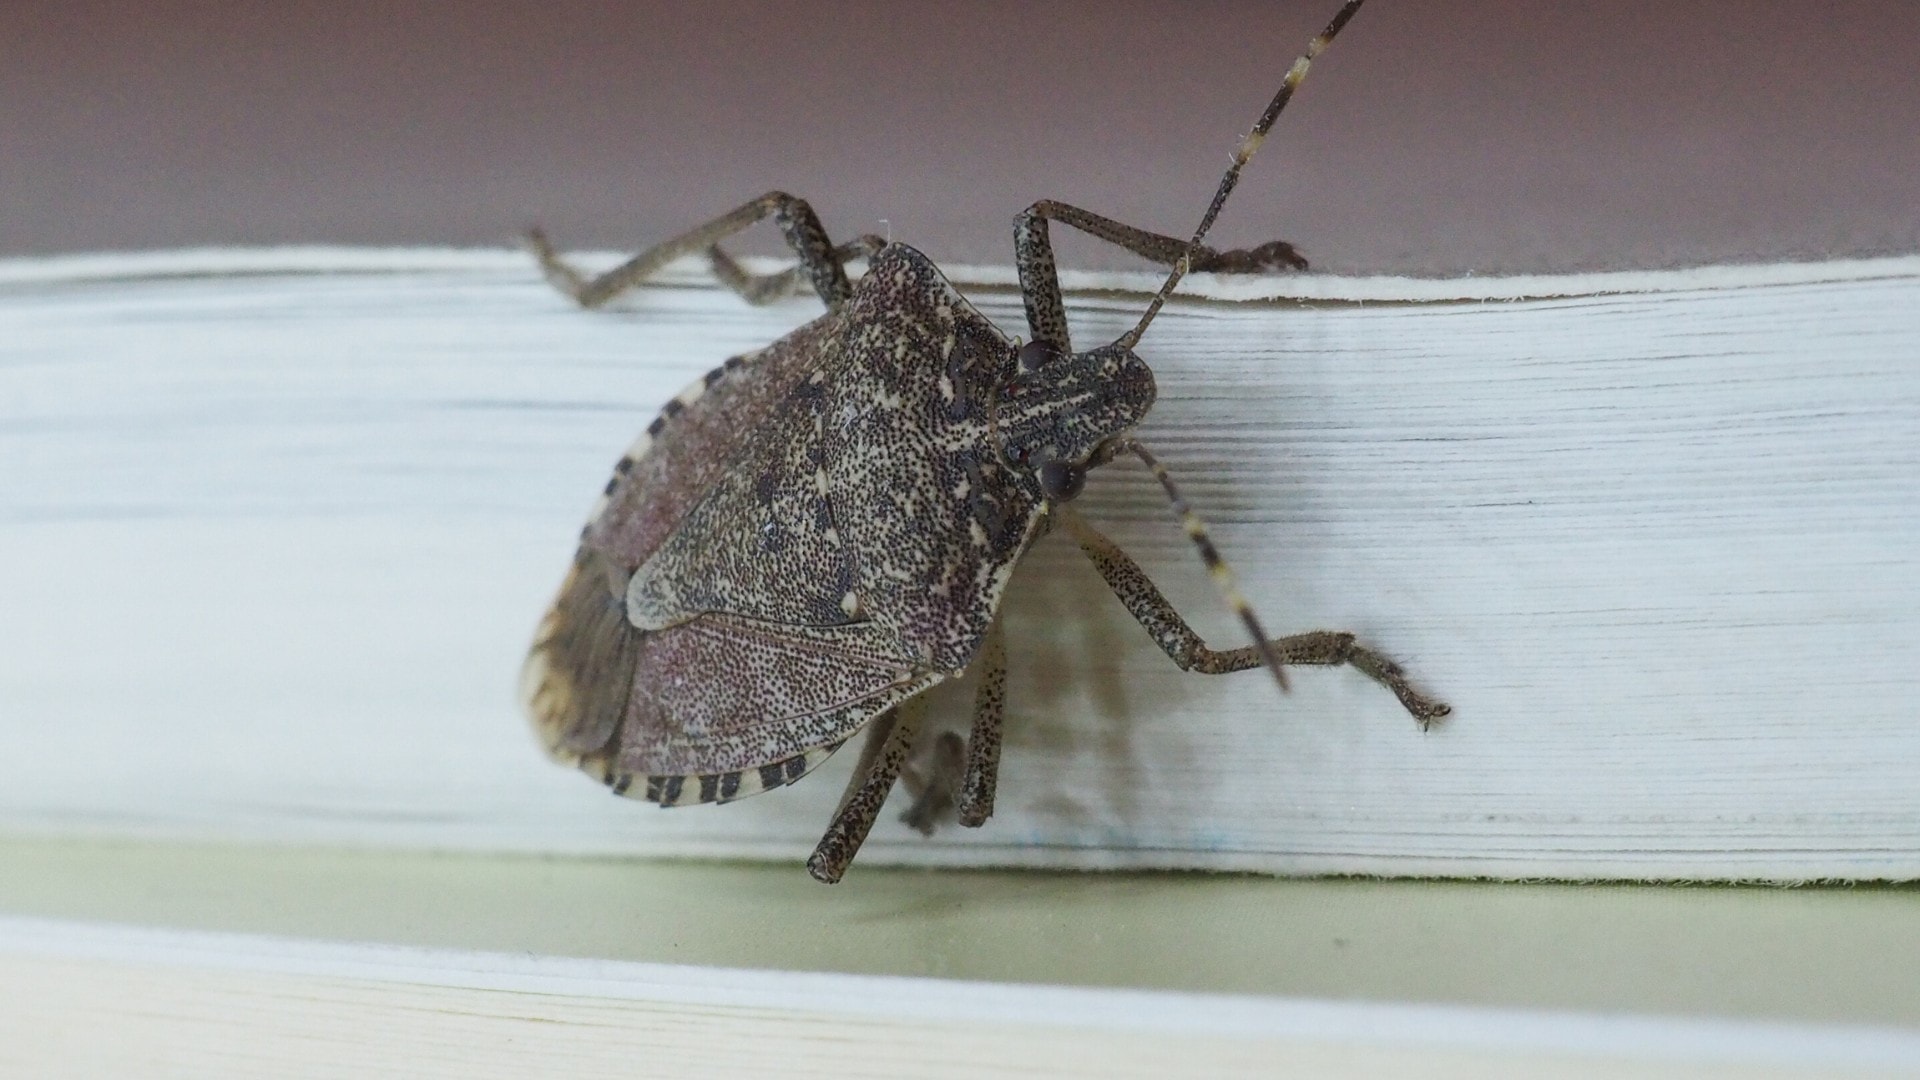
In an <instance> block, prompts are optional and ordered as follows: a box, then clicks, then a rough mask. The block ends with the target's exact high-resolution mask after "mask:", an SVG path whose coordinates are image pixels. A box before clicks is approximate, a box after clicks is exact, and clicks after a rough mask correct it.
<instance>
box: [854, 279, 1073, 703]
mask: <svg viewBox="0 0 1920 1080" xmlns="http://www.w3.org/2000/svg"><path fill="white" fill-rule="evenodd" d="M845 334H846V342H845V345H844V350H845V352H844V364H845V366H844V368H843V369H841V370H839V371H837V372H834V373H833V375H832V377H831V378H829V379H828V380H827V383H826V386H827V390H828V406H827V407H828V410H829V413H830V415H831V416H832V417H833V418H834V420H835V421H836V423H837V431H836V433H835V438H834V439H833V440H832V441H831V442H829V443H828V445H827V465H828V468H827V474H828V477H829V483H830V484H831V486H832V499H833V504H834V508H835V514H836V516H837V517H838V518H839V519H840V520H841V521H842V522H844V528H845V530H846V532H847V533H848V534H849V538H850V539H851V541H852V544H853V547H854V549H855V550H857V551H859V552H860V558H861V566H860V588H861V590H862V599H863V602H864V604H865V606H866V608H867V609H868V610H869V611H871V612H872V618H873V620H874V621H875V622H876V623H878V624H880V625H883V626H886V627H887V628H888V629H889V630H890V631H891V632H892V633H893V634H894V635H895V637H896V638H897V640H898V641H899V642H900V645H901V648H902V649H904V650H906V655H908V656H912V657H914V658H915V659H916V660H917V661H918V662H919V664H920V665H921V666H923V667H926V668H929V669H932V670H935V671H943V672H948V673H952V674H958V673H959V672H960V671H961V670H963V669H964V668H965V667H966V666H967V664H968V663H970V662H971V661H972V659H973V655H974V653H975V652H976V651H978V649H979V647H980V642H981V640H982V639H983V638H984V637H985V636H986V632H987V626H988V624H989V623H990V622H991V621H992V618H993V613H994V611H995V610H996V609H997V608H998V607H999V604H1000V596H1001V592H1002V590H1003V589H1004V588H1005V586H1006V579H1007V575H1008V573H1009V572H1010V571H1011V570H1012V567H1013V562H1014V560H1015V559H1017V558H1018V556H1019V554H1020V553H1021V552H1022V551H1024V550H1025V548H1026V546H1027V544H1029V543H1030V542H1031V541H1032V539H1033V537H1034V535H1035V532H1036V530H1037V529H1038V527H1039V521H1040V518H1041V515H1042V505H1043V504H1042V500H1041V498H1040V489H1039V486H1038V485H1037V484H1036V483H1035V482H1034V479H1033V477H1032V475H1031V474H1028V473H1025V472H1021V471H1017V470H1014V469H1009V468H1007V467H1006V466H1005V464H1004V463H1003V462H1002V461H1001V460H1000V459H999V455H998V453H997V452H996V450H995V448H994V443H993V441H992V427H991V424H990V421H989V416H988V412H989V406H990V403H991V401H992V399H993V397H994V395H996V394H997V392H998V386H999V384H1000V383H1001V382H1003V381H1005V380H1006V379H1007V378H1008V377H1009V376H1010V375H1011V373H1012V365H1013V343H1012V342H1011V341H1009V340H1007V339H1006V338H1005V337H1004V336H1002V335H1001V333H1000V332H999V330H997V329H996V328H995V327H994V326H993V324H991V323H989V322H988V321H987V320H986V319H985V318H984V317H983V316H981V315H980V313H979V312H977V311H975V310H974V309H973V306H972V305H971V304H968V303H967V302H966V300H964V299H963V298H961V296H960V294H959V293H958V292H956V291H954V289H953V287H952V286H951V285H949V284H948V283H947V280H946V279H945V278H944V277H942V276H941V274H940V272H939V271H938V270H936V269H935V268H934V266H933V264H932V263H931V262H929V261H928V260H927V258H926V256H924V255H922V254H920V253H919V252H918V251H915V250H913V249H912V248H910V247H907V246H905V245H903V244H894V245H893V246H891V247H889V248H887V250H885V251H883V252H881V253H880V254H879V256H877V257H876V258H875V259H874V262H873V264H872V266H871V267H870V268H869V269H868V271H867V276H866V277H864V278H862V279H861V280H860V284H859V287H858V288H856V289H855V290H854V295H853V299H852V300H851V301H850V302H849V303H848V305H847V329H846V331H845ZM983 520H984V521H988V522H990V523H992V526H993V527H991V528H989V527H987V526H985V525H983V524H982V521H983Z"/></svg>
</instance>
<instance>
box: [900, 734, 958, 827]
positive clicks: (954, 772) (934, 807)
mask: <svg viewBox="0 0 1920 1080" xmlns="http://www.w3.org/2000/svg"><path fill="white" fill-rule="evenodd" d="M966 767H967V743H966V740H964V739H962V738H961V737H960V736H959V735H958V734H956V733H955V732H951V731H943V732H941V733H940V737H939V738H937V739H935V740H934V741H933V744H932V745H931V746H923V747H920V748H919V750H918V752H917V753H916V754H915V755H914V759H913V760H911V761H909V762H907V763H906V764H905V765H903V766H901V767H900V786H901V787H903V788H906V789H907V794H909V795H911V796H913V805H912V806H909V807H907V809H906V812H904V813H902V814H901V815H900V820H901V821H903V822H905V823H906V824H908V825H911V826H913V827H914V828H915V829H917V830H919V832H920V835H922V836H932V835H933V830H934V826H936V825H938V824H939V823H940V819H941V817H942V816H943V815H944V814H946V812H947V811H948V810H951V809H953V804H954V800H955V799H957V798H958V797H959V794H960V780H961V777H962V775H963V774H964V773H965V771H966Z"/></svg>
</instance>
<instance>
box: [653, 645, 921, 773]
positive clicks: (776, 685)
mask: <svg viewBox="0 0 1920 1080" xmlns="http://www.w3.org/2000/svg"><path fill="white" fill-rule="evenodd" d="M876 642H878V643H881V644H885V643H886V636H885V634H884V633H883V632H881V631H879V630H877V629H876V628H874V627H872V626H869V625H856V626H845V627H805V626H780V625H776V624H770V623H762V622H756V621H753V620H749V619H743V618H739V617H737V616H730V615H719V614H714V615H704V616H701V617H699V618H697V619H694V620H692V621H690V622H687V623H683V624H681V625H679V626H676V627H673V628H672V629H669V630H664V631H658V632H654V633H649V634H646V635H645V636H644V638H643V640H642V644H641V646H640V649H639V654H638V661H637V664H636V667H635V673H634V677H633V689H632V693H631V695H630V697H629V700H628V704H627V710H626V714H625V726H624V729H623V733H622V739H621V747H620V756H619V767H620V768H621V769H622V770H623V771H626V772H634V773H659V774H667V773H685V774H689V775H697V774H700V773H720V772H726V771H729V770H736V769H746V768H752V767H754V766H757V765H761V764H764V763H766V762H770V761H780V760H784V759H785V758H787V757H790V756H792V755H794V754H797V753H800V752H803V751H805V750H810V749H813V748H814V747H818V746H823V745H825V744H827V743H837V742H840V741H842V740H843V739H845V738H846V737H847V736H848V735H851V734H852V733H853V732H854V731H857V730H858V729H859V727H860V725H861V724H862V723H864V722H865V721H866V720H867V719H868V718H870V717H871V716H872V715H873V714H874V713H875V712H877V711H878V710H879V708H883V707H885V705H886V704H890V703H891V700H892V699H893V698H894V697H895V696H896V695H897V692H898V690H899V688H900V687H902V686H903V685H930V680H935V679H937V677H936V676H932V675H930V674H928V673H922V672H916V671H914V670H913V669H912V668H910V667H908V666H906V665H904V664H902V663H900V662H898V661H897V660H894V659H892V658H891V657H889V656H887V655H886V654H885V653H883V652H881V651H879V650H877V649H875V648H874V647H873V645H874V644H875V643H876Z"/></svg>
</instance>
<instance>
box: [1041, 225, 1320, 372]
mask: <svg viewBox="0 0 1920 1080" xmlns="http://www.w3.org/2000/svg"><path fill="white" fill-rule="evenodd" d="M1049 219H1051V220H1053V221H1058V222H1060V223H1061V224H1063V225H1071V226H1073V227H1074V228H1076V229H1079V230H1080V231H1081V232H1084V233H1086V234H1087V235H1089V236H1092V237H1096V238H1098V239H1101V240H1105V241H1106V242H1107V243H1109V244H1114V245H1117V246H1119V247H1123V248H1126V249H1127V250H1128V251H1131V252H1133V253H1134V254H1135V255H1138V256H1140V257H1141V258H1144V259H1151V260H1153V261H1154V262H1156V263H1159V264H1160V265H1162V266H1173V265H1174V264H1176V263H1178V262H1179V261H1180V257H1181V256H1182V255H1185V254H1186V253H1187V241H1185V240H1178V239H1175V238H1174V237H1171V236H1162V235H1161V234H1159V233H1152V232H1148V231H1146V230H1145V229H1136V228H1134V227H1133V226H1131V225H1127V224H1124V223H1122V222H1118V221H1115V220H1113V219H1112V218H1109V217H1102V216H1101V215H1099V214H1096V213H1094V212H1092V211H1090V210H1082V209H1080V208H1079V207H1077V206H1069V205H1067V204H1066V203H1060V202H1054V201H1053V200H1052V199H1042V200H1040V201H1039V202H1037V203H1034V204H1033V205H1032V206H1029V207H1027V208H1026V209H1025V210H1024V211H1022V212H1021V213H1020V215H1019V216H1018V217H1016V218H1014V219H1013V261H1014V265H1015V266H1016V267H1017V268H1018V269H1019V271H1020V293H1021V296H1022V298H1023V299H1024V300H1025V301H1026V305H1027V329H1028V331H1029V332H1031V333H1032V334H1033V340H1035V341H1040V342H1045V343H1046V344H1048V345H1051V346H1052V347H1053V348H1054V349H1056V350H1058V351H1059V352H1060V354H1061V355H1063V356H1064V355H1067V354H1069V353H1071V352H1073V343H1072V341H1071V339H1070V337H1069V335H1068V333H1067V308H1066V304H1065V302H1063V301H1062V300H1061V298H1060V274H1059V271H1058V269H1057V268H1056V267H1055V265H1054V261H1053V241H1052V239H1051V237H1050V234H1049V232H1048V226H1047V222H1048V220H1049ZM1281 268H1285V269H1289V270H1305V269H1306V268H1307V260H1305V259H1303V258H1301V257H1300V253H1299V252H1298V251H1296V250H1294V247H1293V245H1292V244H1289V243H1287V242H1286V241H1284V240H1275V241H1273V242H1271V243H1267V244H1262V245H1260V246H1259V247H1257V248H1246V249H1241V250H1235V251H1216V250H1214V249H1213V248H1210V247H1207V246H1205V245H1201V246H1200V247H1197V248H1195V249H1194V251H1193V263H1192V265H1191V266H1189V267H1188V269H1189V270H1197V271H1208V270H1211V271H1216V272H1220V273H1229V274H1250V273H1258V272H1260V271H1263V270H1275V269H1281Z"/></svg>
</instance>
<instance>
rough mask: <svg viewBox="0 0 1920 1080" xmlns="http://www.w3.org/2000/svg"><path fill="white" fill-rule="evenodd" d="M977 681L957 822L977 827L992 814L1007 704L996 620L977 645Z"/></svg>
mask: <svg viewBox="0 0 1920 1080" xmlns="http://www.w3.org/2000/svg"><path fill="white" fill-rule="evenodd" d="M975 662H976V663H977V664H979V665H980V681H979V683H978V684H977V685H976V686H975V688H974V691H973V730H972V731H971V732H969V733H968V734H967V771H966V773H965V775H964V776H963V777H962V779H961V781H960V800H959V808H960V824H962V825H964V826H966V827H967V828H969V829H977V828H979V827H980V826H982V825H985V824H986V823H987V819H988V818H990V817H992V816H993V796H994V790H995V788H996V786H997V785H998V784H999V781H1000V718H1001V716H1002V715H1003V714H1004V713H1005V712H1006V707H1007V646H1006V640H1005V638H1004V636H1003V635H1002V633H1001V629H1000V620H998V619H995V620H994V621H993V625H992V626H990V627H988V628H987V640H986V641H985V642H984V643H982V645H981V647H980V658H979V659H978V660H977V661H975Z"/></svg>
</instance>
